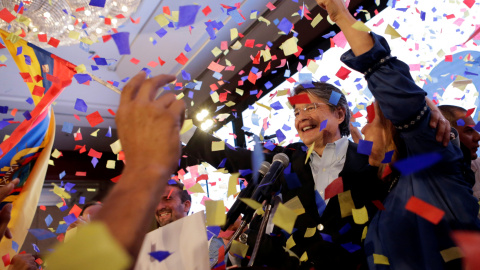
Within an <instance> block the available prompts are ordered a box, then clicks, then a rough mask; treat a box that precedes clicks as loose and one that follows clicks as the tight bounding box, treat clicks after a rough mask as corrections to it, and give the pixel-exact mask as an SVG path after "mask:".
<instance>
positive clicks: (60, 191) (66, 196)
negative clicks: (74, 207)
mask: <svg viewBox="0 0 480 270" xmlns="http://www.w3.org/2000/svg"><path fill="white" fill-rule="evenodd" d="M52 185H53V193H55V194H57V195H58V196H59V197H60V198H64V199H70V198H71V197H72V196H70V194H69V193H68V192H66V191H65V189H64V188H61V187H59V186H57V185H56V184H55V183H52Z"/></svg>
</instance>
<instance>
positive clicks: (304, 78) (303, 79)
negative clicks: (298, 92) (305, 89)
mask: <svg viewBox="0 0 480 270" xmlns="http://www.w3.org/2000/svg"><path fill="white" fill-rule="evenodd" d="M312 75H313V74H312V73H299V74H298V82H299V83H301V84H304V83H308V84H311V83H312V79H313V77H312Z"/></svg>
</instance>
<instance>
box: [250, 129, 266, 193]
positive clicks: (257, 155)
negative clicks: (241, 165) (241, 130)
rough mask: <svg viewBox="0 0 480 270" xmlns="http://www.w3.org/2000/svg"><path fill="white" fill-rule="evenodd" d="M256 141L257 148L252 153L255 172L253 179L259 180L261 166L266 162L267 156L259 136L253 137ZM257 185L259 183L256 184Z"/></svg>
mask: <svg viewBox="0 0 480 270" xmlns="http://www.w3.org/2000/svg"><path fill="white" fill-rule="evenodd" d="M253 139H254V141H255V146H254V147H253V151H252V171H253V176H252V177H253V179H258V175H259V172H258V170H259V169H260V166H261V165H262V162H263V161H264V160H265V156H264V155H263V146H262V144H261V143H260V140H259V138H258V136H253ZM255 184H257V183H255Z"/></svg>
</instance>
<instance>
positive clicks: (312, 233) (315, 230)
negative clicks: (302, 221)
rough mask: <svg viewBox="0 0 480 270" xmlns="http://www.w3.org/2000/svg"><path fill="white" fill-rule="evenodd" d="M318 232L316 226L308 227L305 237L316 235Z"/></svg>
mask: <svg viewBox="0 0 480 270" xmlns="http://www.w3.org/2000/svg"><path fill="white" fill-rule="evenodd" d="M316 232H317V228H315V227H313V228H307V230H306V231H305V235H304V237H306V238H309V237H312V236H314V235H315V233H316Z"/></svg>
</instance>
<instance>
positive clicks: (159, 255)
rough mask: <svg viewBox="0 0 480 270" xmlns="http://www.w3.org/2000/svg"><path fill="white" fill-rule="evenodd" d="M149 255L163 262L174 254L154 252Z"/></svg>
mask: <svg viewBox="0 0 480 270" xmlns="http://www.w3.org/2000/svg"><path fill="white" fill-rule="evenodd" d="M148 254H150V256H152V258H154V259H155V260H157V261H159V262H161V261H163V260H165V259H166V258H167V257H168V256H170V255H171V254H172V253H170V252H168V251H154V252H150V253H148Z"/></svg>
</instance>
